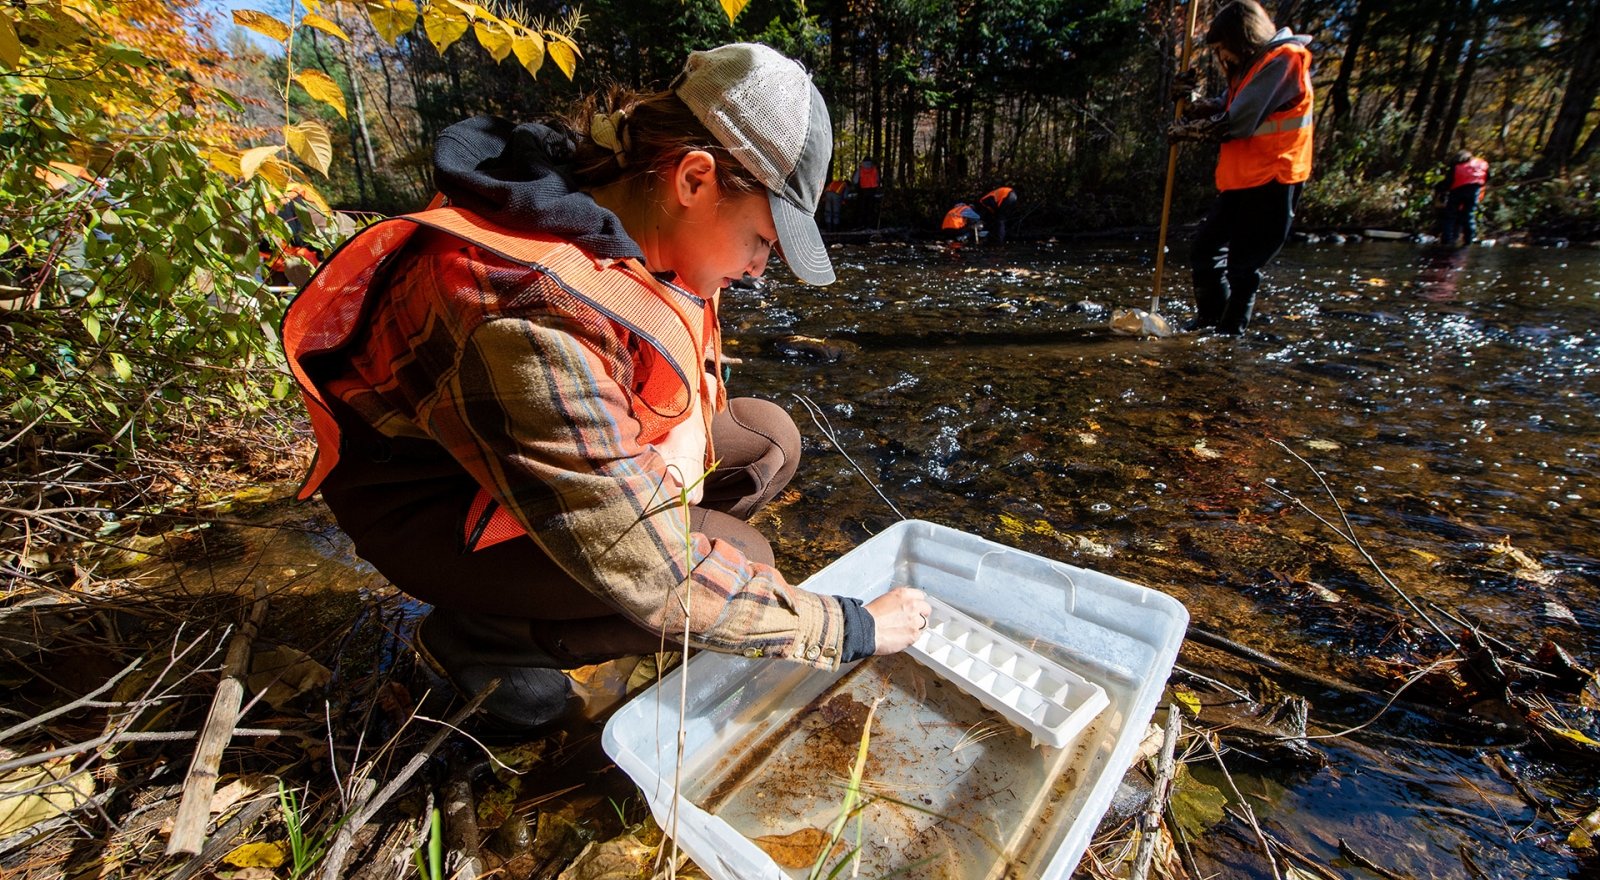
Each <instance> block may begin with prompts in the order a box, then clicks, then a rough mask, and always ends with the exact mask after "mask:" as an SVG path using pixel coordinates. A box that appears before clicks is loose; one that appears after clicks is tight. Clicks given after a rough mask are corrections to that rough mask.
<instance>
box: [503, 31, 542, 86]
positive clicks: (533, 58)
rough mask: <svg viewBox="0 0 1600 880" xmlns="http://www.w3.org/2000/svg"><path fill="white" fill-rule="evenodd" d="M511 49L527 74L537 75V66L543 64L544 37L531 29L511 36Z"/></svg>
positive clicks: (539, 66)
mask: <svg viewBox="0 0 1600 880" xmlns="http://www.w3.org/2000/svg"><path fill="white" fill-rule="evenodd" d="M511 51H512V52H514V53H516V56H517V61H518V62H519V63H521V64H522V66H523V67H524V68H526V69H527V71H528V73H529V74H531V75H533V76H538V75H539V68H541V67H543V66H544V37H541V36H539V35H538V34H537V33H533V32H531V31H530V32H528V33H524V34H519V35H517V36H515V37H512V38H511Z"/></svg>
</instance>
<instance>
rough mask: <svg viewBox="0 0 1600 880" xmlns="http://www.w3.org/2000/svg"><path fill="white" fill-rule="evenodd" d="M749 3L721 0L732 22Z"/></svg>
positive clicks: (738, 0) (731, 22)
mask: <svg viewBox="0 0 1600 880" xmlns="http://www.w3.org/2000/svg"><path fill="white" fill-rule="evenodd" d="M749 5H750V0H722V11H723V12H726V13H728V23H729V24H733V20H734V19H736V18H738V17H739V13H741V12H743V11H744V8H745V7H746V6H749ZM568 76H571V74H568Z"/></svg>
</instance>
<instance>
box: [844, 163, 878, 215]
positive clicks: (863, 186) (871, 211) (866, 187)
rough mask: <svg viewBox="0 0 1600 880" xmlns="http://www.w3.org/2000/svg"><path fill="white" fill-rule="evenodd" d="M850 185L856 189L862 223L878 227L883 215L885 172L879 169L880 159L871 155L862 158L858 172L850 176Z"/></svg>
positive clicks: (857, 205)
mask: <svg viewBox="0 0 1600 880" xmlns="http://www.w3.org/2000/svg"><path fill="white" fill-rule="evenodd" d="M850 185H851V186H852V187H854V189H855V191H856V210H858V211H860V212H861V225H862V226H867V225H871V226H872V228H873V229H877V228H878V225H879V223H880V222H881V221H882V217H883V214H882V212H883V174H882V172H880V171H879V170H878V160H876V159H874V158H872V157H871V156H868V157H867V158H865V159H862V160H861V165H860V167H858V168H856V173H855V174H853V175H851V176H850Z"/></svg>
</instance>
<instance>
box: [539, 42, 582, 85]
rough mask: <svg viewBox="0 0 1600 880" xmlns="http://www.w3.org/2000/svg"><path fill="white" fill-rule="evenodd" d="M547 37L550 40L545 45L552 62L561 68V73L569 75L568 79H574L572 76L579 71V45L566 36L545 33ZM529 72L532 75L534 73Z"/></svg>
mask: <svg viewBox="0 0 1600 880" xmlns="http://www.w3.org/2000/svg"><path fill="white" fill-rule="evenodd" d="M545 35H546V36H548V37H549V38H550V39H549V41H548V42H546V44H545V45H546V47H547V49H548V51H549V53H550V60H551V61H554V62H555V63H556V66H557V67H559V68H561V72H562V73H564V74H566V75H567V79H572V75H573V74H574V73H577V71H578V58H579V57H580V53H579V52H578V44H577V43H574V42H572V38H571V37H568V36H567V35H566V34H558V33H556V32H555V31H545ZM529 72H530V73H531V72H532V71H529Z"/></svg>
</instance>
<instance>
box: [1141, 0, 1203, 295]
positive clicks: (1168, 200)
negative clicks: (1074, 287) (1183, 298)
mask: <svg viewBox="0 0 1600 880" xmlns="http://www.w3.org/2000/svg"><path fill="white" fill-rule="evenodd" d="M1199 13H1200V0H1189V24H1188V25H1187V26H1185V27H1184V29H1183V56H1182V57H1183V60H1182V61H1180V62H1179V63H1178V70H1179V72H1180V73H1181V72H1183V71H1185V70H1188V69H1189V49H1190V43H1191V42H1192V39H1193V37H1194V26H1195V22H1197V21H1198V20H1199ZM1183 105H1184V102H1183V101H1179V102H1178V106H1177V107H1176V108H1175V109H1174V110H1173V111H1172V121H1173V122H1181V121H1183ZM1177 176H1178V145H1177V144H1173V145H1172V146H1170V147H1168V148H1167V188H1166V193H1165V194H1164V195H1162V197H1161V235H1160V236H1159V237H1158V238H1157V239H1156V283H1155V289H1154V290H1153V291H1152V292H1151V294H1150V314H1152V315H1153V314H1156V313H1157V312H1159V311H1161V275H1162V272H1163V270H1165V269H1166V265H1167V221H1168V220H1169V219H1171V217H1172V184H1173V178H1175V177H1177Z"/></svg>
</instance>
